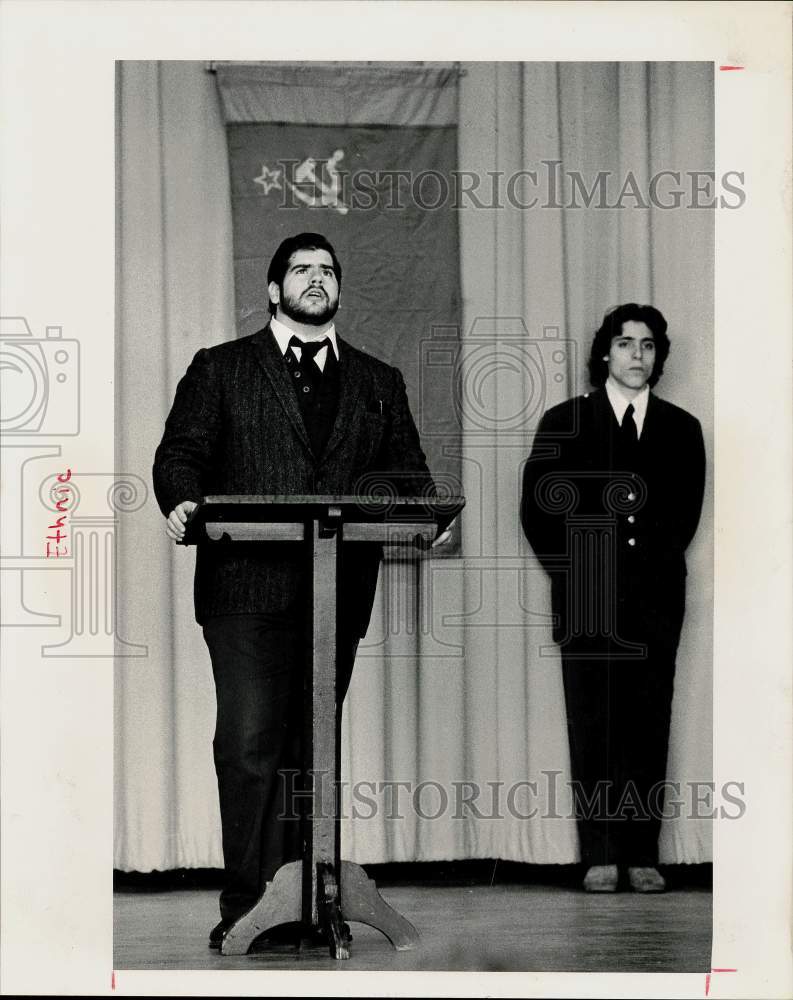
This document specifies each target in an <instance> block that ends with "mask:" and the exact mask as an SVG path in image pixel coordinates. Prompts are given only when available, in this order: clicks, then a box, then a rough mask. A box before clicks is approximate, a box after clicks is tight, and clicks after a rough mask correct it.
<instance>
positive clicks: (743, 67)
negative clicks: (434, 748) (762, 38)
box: [713, 66, 746, 972]
mask: <svg viewBox="0 0 793 1000" xmlns="http://www.w3.org/2000/svg"><path fill="white" fill-rule="evenodd" d="M719 69H721V70H725V69H726V70H730V69H746V67H745V66H719ZM713 971H714V972H715V971H716V970H715V969H714V970H713Z"/></svg>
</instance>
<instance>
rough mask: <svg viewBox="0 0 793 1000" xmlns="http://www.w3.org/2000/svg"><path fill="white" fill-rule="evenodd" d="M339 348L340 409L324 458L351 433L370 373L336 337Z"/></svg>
mask: <svg viewBox="0 0 793 1000" xmlns="http://www.w3.org/2000/svg"><path fill="white" fill-rule="evenodd" d="M336 343H337V344H338V346H339V408H338V410H337V412H336V420H335V422H334V424H333V430H332V431H331V432H330V437H329V438H328V443H327V444H326V445H325V451H324V452H323V457H327V456H328V455H329V454H330V453H331V452H332V451H333V450H334V449H335V448H337V447H338V446H339V445H340V444H341V442H342V441H343V440H344V438H345V436H346V435H347V434H348V433H349V430H350V426H351V421H352V414H353V411H354V410H355V404H356V403H357V402H358V397H359V396H360V394H361V389H362V387H363V384H364V382H365V380H366V379H367V378H368V377H369V372H368V370H367V368H366V366H365V365H364V363H363V362H362V360H361V359H360V357H359V356H358V354H357V352H355V351H354V350H353V349H352V347H351V346H350V345H349V344H348V343H346V341H344V340H342V339H341V337H339V336H338V334H337V335H336Z"/></svg>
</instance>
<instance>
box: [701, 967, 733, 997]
mask: <svg viewBox="0 0 793 1000" xmlns="http://www.w3.org/2000/svg"><path fill="white" fill-rule="evenodd" d="M737 971H738V970H737V969H711V970H710V972H706V973H705V996H708V994H709V993H710V977H711V975H712V973H714V972H737Z"/></svg>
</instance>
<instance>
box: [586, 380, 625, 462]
mask: <svg viewBox="0 0 793 1000" xmlns="http://www.w3.org/2000/svg"><path fill="white" fill-rule="evenodd" d="M589 402H590V404H591V406H592V415H593V418H594V419H593V424H594V427H595V435H596V445H595V446H596V449H597V456H598V459H597V461H599V462H601V463H602V462H608V463H609V465H611V463H613V461H614V451H615V444H616V434H617V431H618V429H619V424H618V423H617V418H616V417H615V416H614V410H613V409H612V408H611V403H610V402H609V397H608V394H607V393H606V390H605V389H604V388H602V387H601V388H599V389H596V390H595V391H594V392H591V393H590V394H589Z"/></svg>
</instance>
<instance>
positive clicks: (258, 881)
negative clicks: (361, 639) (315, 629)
mask: <svg viewBox="0 0 793 1000" xmlns="http://www.w3.org/2000/svg"><path fill="white" fill-rule="evenodd" d="M306 635H307V632H306V629H305V628H301V627H298V626H296V625H295V624H294V623H290V622H288V621H280V622H279V621H278V620H277V619H276V618H274V617H273V616H268V615H258V614H238V615H216V616H214V617H212V618H210V619H209V620H208V621H207V622H206V624H205V625H204V638H205V640H206V643H207V646H208V647H209V654H210V657H211V660H212V673H213V675H214V679H215V691H216V695H217V726H216V729H215V739H214V744H213V749H214V757H215V770H216V772H217V778H218V792H219V798H220V814H221V823H222V828H223V857H224V863H225V869H226V882H225V887H224V889H223V891H222V892H221V896H220V915H221V918H222V919H223V920H224V921H225V922H233V921H234V920H236V919H237V918H238V917H239V916H241V915H242V914H243V913H244V912H245V911H246V910H249V909H250V908H251V906H253V904H254V903H255V902H256V900H257V899H258V898H259V896H260V895H261V894H262V892H263V891H264V888H265V883H266V882H267V881H269V880H270V879H272V877H273V876H274V875H275V872H276V871H277V870H278V868H280V867H281V865H283V864H286V862H288V861H295V860H297V859H299V858H300V855H301V849H300V848H301V841H300V822H299V819H298V813H299V811H300V803H301V798H299V797H296V796H295V795H294V792H295V791H299V790H300V788H301V786H302V782H301V779H300V777H299V774H300V772H301V771H302V768H303V759H302V752H303V745H302V739H301V737H302V733H303V713H304V698H303V684H304V676H305V674H304V665H305V663H306V657H307V648H306V647H307V642H308V640H307V638H306ZM309 635H310V633H309ZM357 644H358V640H357V639H351V638H350V633H349V630H347V632H346V633H344V632H343V633H342V636H341V638H340V642H339V657H338V659H339V666H338V671H337V705H338V716H339V718H340V717H341V704H342V702H343V700H344V695H345V694H346V691H347V687H348V685H349V681H350V675H351V673H352V667H353V660H354V657H355V649H356V647H357Z"/></svg>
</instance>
